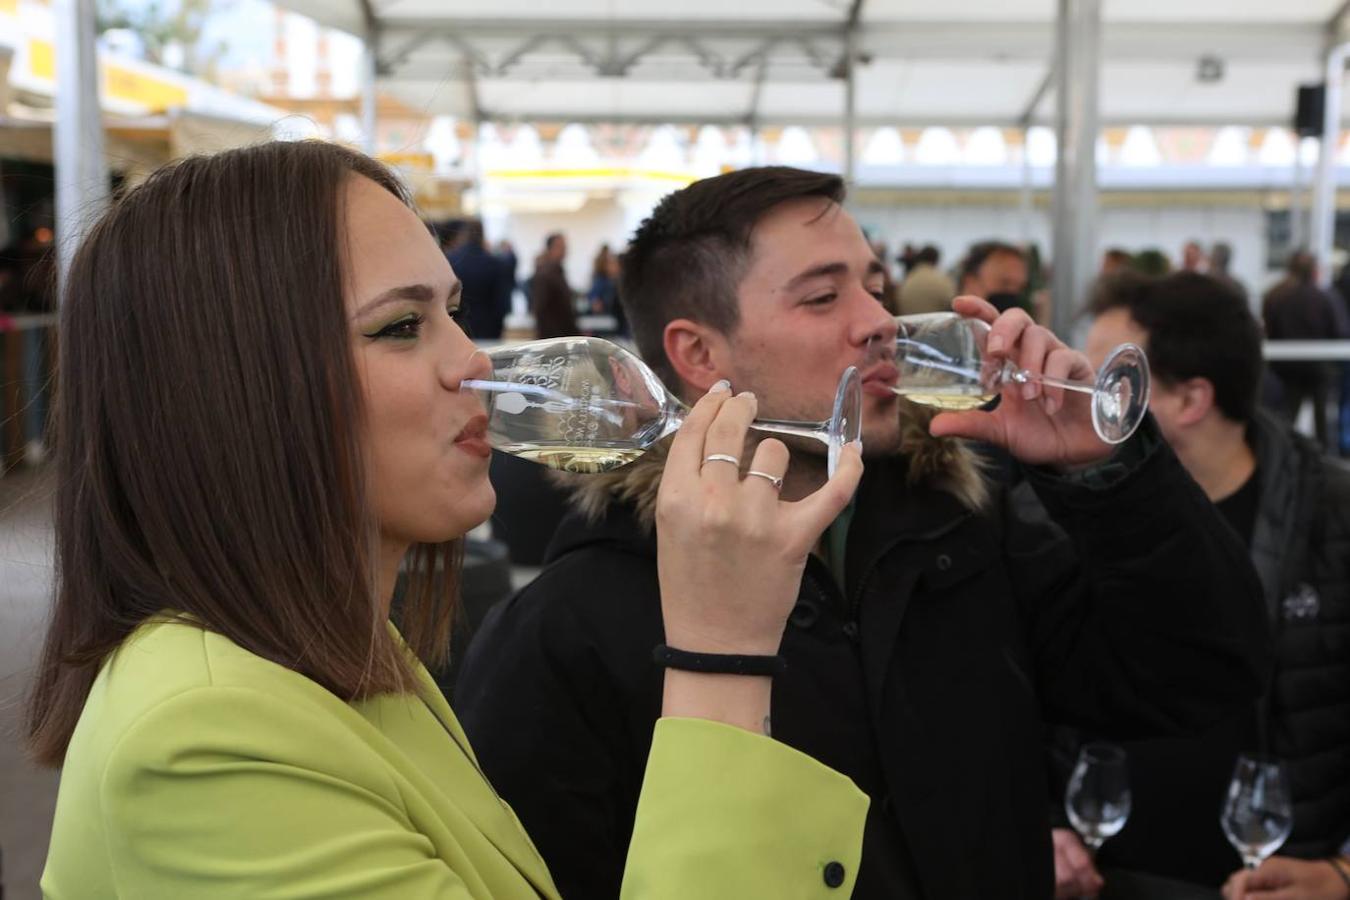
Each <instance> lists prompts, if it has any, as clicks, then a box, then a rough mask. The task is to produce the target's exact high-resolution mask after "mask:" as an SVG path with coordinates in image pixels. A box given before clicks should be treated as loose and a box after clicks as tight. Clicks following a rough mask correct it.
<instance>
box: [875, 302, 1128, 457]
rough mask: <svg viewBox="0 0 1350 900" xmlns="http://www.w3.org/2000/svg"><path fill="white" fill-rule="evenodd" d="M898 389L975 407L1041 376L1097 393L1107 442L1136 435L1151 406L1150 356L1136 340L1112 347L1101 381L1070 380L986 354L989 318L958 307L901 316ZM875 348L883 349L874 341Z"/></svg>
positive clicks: (935, 401) (1095, 409)
mask: <svg viewBox="0 0 1350 900" xmlns="http://www.w3.org/2000/svg"><path fill="white" fill-rule="evenodd" d="M895 323H896V339H895V356H894V360H895V364H896V367H897V368H898V369H899V370H900V371H899V379H898V380H897V382H896V384H895V386H894V387H893V388H892V390H894V391H895V392H896V393H897V394H899V395H901V396H902V397H906V398H908V399H909V400H911V401H913V402H914V403H919V404H922V405H924V406H933V407H936V408H938V409H946V410H964V409H975V408H977V407H980V406H983V405H984V404H986V403H988V402H990V401H991V400H993V399H994V397H996V396H997V395H998V392H999V390H1000V389H1001V388H1003V387H1004V386H1005V385H1009V384H1028V383H1036V384H1042V385H1050V386H1054V387H1060V388H1063V389H1065V390H1068V391H1074V392H1077V393H1081V394H1089V395H1091V408H1092V427H1093V429H1094V430H1095V431H1096V432H1097V436H1098V437H1100V438H1101V439H1102V440H1103V441H1105V442H1106V443H1108V444H1119V443H1121V442H1123V441H1125V440H1127V439H1128V438H1129V436H1130V435H1132V434H1134V431H1135V429H1136V428H1138V427H1139V423H1140V422H1142V421H1143V420H1144V413H1145V412H1146V411H1147V410H1148V396H1149V369H1148V358H1147V357H1146V356H1145V355H1144V351H1143V350H1141V349H1140V348H1139V347H1138V346H1137V345H1135V344H1121V345H1120V346H1119V347H1116V348H1115V349H1114V350H1112V351H1111V354H1110V355H1109V356H1108V357H1107V358H1106V362H1105V363H1104V364H1103V365H1102V367H1101V369H1100V370H1099V371H1098V372H1097V377H1096V380H1095V381H1092V382H1083V381H1071V380H1068V379H1063V378H1053V377H1050V376H1048V375H1034V374H1032V373H1030V372H1028V371H1026V370H1025V369H1021V368H1019V367H1018V366H1017V365H1016V364H1014V363H1013V362H1012V361H1011V360H1006V359H997V358H990V357H988V356H987V355H986V354H985V344H986V342H987V341H988V339H989V325H988V324H987V323H985V322H983V321H982V320H980V319H971V318H966V317H965V316H960V315H957V314H956V313H945V312H943V313H921V314H917V315H910V316H898V317H897V318H896V320H895ZM872 352H873V354H874V355H875V354H878V353H883V352H884V350H883V349H882V348H876V349H874V350H873V351H872Z"/></svg>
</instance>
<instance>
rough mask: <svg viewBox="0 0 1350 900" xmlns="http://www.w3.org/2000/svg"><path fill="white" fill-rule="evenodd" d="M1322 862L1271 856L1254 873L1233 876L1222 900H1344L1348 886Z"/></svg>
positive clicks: (1322, 860)
mask: <svg viewBox="0 0 1350 900" xmlns="http://www.w3.org/2000/svg"><path fill="white" fill-rule="evenodd" d="M1333 865H1335V864H1334V863H1332V862H1328V861H1327V860H1325V859H1291V858H1289V857H1287V856H1272V857H1271V858H1270V859H1268V860H1266V861H1265V862H1263V863H1261V865H1260V866H1259V867H1257V868H1256V869H1253V870H1250V871H1249V870H1247V869H1242V870H1240V871H1237V872H1234V873H1233V874H1232V875H1231V876H1230V877H1229V879H1228V881H1227V882H1225V883H1224V886H1223V900H1247V898H1251V900H1347V898H1350V885H1347V884H1346V883H1345V879H1343V878H1341V876H1340V875H1338V874H1336V871H1335V870H1334V869H1332V866H1333Z"/></svg>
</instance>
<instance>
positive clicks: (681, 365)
mask: <svg viewBox="0 0 1350 900" xmlns="http://www.w3.org/2000/svg"><path fill="white" fill-rule="evenodd" d="M726 343H727V341H726V338H725V337H723V336H722V333H721V332H719V331H717V330H716V329H713V328H709V327H708V326H707V325H704V324H702V323H701V322H695V321H693V320H692V319H675V320H674V321H672V322H670V323H669V324H667V325H666V330H665V332H664V333H663V334H662V346H663V347H664V348H665V351H666V359H668V360H670V365H671V367H672V368H674V369H675V374H676V375H678V376H679V377H680V381H682V382H684V383H685V384H686V385H688V386H689V387H690V388H691V389H692V390H693V391H694V392H695V393H696V394H704V393H707V391H708V388H710V387H712V386H713V385H714V384H716V383H717V382H718V381H720V380H721V379H723V378H726V377H728V375H727V372H726V371H725V369H724V368H723V365H724V361H725V359H726Z"/></svg>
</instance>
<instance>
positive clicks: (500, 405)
mask: <svg viewBox="0 0 1350 900" xmlns="http://www.w3.org/2000/svg"><path fill="white" fill-rule="evenodd" d="M480 352H482V353H484V354H485V355H486V356H487V357H488V359H489V360H491V362H492V375H491V377H489V378H483V379H476V378H475V379H465V380H464V381H463V382H461V384H460V387H461V389H464V390H471V391H473V392H474V393H476V394H477V395H478V397H479V398H480V399H481V400H482V402H483V405H484V407H485V408H486V409H487V415H488V443H489V444H491V445H492V446H493V447H494V448H496V449H498V450H501V451H502V452H504V453H510V454H512V455H513V456H519V457H520V458H522V459H528V460H531V461H533V462H537V463H540V464H541V465H545V466H549V467H550V468H554V469H559V470H561V471H564V472H578V473H583V474H594V473H598V472H608V471H610V470H611V469H617V468H619V467H620V466H624V465H627V464H628V463H630V462H632V461H633V460H635V459H637V458H638V457H639V456H641V455H642V454H643V453H644V452H646V451H647V449H648V448H650V447H651V446H652V445H653V444H655V443H657V442H658V441H660V440H661V439H663V438H665V437H666V436H668V435H670V434H672V433H674V432H675V430H676V429H678V428H679V427H680V424H681V423H682V422H683V421H684V417H685V414H686V413H688V411H689V409H688V407H686V406H685V405H684V404H683V403H681V402H680V401H679V400H678V399H677V398H676V397H675V396H674V395H673V394H671V393H670V392H669V391H668V390H666V387H665V385H664V384H662V383H661V380H660V379H659V378H657V377H656V373H654V372H653V371H652V370H651V369H650V368H649V367H648V366H647V364H646V363H644V362H643V361H642V360H640V359H638V357H637V356H635V355H634V354H633V353H630V352H629V351H628V350H625V349H624V348H623V347H620V346H619V345H618V344H614V343H611V342H610V341H606V340H603V339H601V338H592V337H563V338H551V339H549V340H543V341H531V342H529V343H525V344H509V345H504V346H501V347H494V348H493V349H491V350H484V351H480ZM751 428H752V429H754V430H756V431H759V432H764V433H769V434H775V435H783V436H786V437H798V438H807V439H810V440H813V441H817V442H819V443H822V444H824V445H825V448H826V452H827V457H828V466H829V472H830V474H831V475H833V474H834V470H835V467H836V466H837V464H838V461H839V453H840V452H841V451H842V450H843V448H844V447H845V446H846V445H848V444H850V443H859V444H860V443H861V441H862V382H861V379H860V378H859V376H858V370H857V369H856V368H853V367H851V366H850V367H849V368H848V369H847V370H845V372H844V374H843V377H842V378H841V379H840V381H839V386H838V388H837V389H836V391H835V395H834V407H833V413H832V415H831V417H830V418H829V419H828V420H826V421H823V422H792V421H783V420H777V419H756V420H755V421H754V422H753V423H752V424H751Z"/></svg>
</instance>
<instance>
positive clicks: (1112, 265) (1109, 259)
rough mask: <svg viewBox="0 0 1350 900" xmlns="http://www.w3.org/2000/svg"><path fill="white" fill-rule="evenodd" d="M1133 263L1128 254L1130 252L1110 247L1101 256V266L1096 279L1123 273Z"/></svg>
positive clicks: (1132, 258)
mask: <svg viewBox="0 0 1350 900" xmlns="http://www.w3.org/2000/svg"><path fill="white" fill-rule="evenodd" d="M1133 261H1134V257H1133V256H1132V255H1131V254H1130V251H1128V250H1124V249H1122V248H1120V247H1111V248H1109V249H1108V250H1107V251H1106V252H1105V253H1103V254H1102V265H1101V269H1100V270H1099V271H1098V272H1097V275H1098V277H1106V276H1109V275H1115V274H1116V273H1118V272H1123V271H1125V270H1126V269H1129V268H1130V265H1131V263H1132V262H1133Z"/></svg>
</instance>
